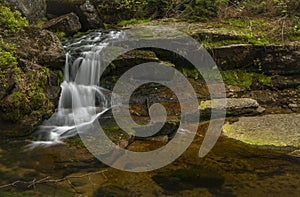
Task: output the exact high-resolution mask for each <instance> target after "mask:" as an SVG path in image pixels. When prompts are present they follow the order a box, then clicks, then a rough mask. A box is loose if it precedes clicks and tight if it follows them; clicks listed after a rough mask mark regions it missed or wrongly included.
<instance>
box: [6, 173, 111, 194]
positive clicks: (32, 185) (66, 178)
mask: <svg viewBox="0 0 300 197" xmlns="http://www.w3.org/2000/svg"><path fill="white" fill-rule="evenodd" d="M106 171H107V170H101V171H97V172H90V173H87V174H83V175H80V176H69V177H68V176H67V177H64V178H61V179H50V176H47V177H45V178H42V179H40V180H36V179H35V178H34V179H33V180H32V181H20V180H18V181H15V182H13V183H9V184H6V185H1V186H0V189H3V188H6V187H16V185H17V184H18V183H23V184H28V185H27V188H31V187H34V188H35V186H36V185H38V184H43V183H59V182H63V181H67V182H68V183H69V184H70V185H71V187H72V188H73V189H74V190H75V191H76V189H75V188H74V187H75V186H74V185H73V184H72V182H71V180H70V179H75V178H83V177H90V176H92V175H96V174H102V175H103V177H104V178H105V180H107V177H106V176H105V174H104V172H106Z"/></svg>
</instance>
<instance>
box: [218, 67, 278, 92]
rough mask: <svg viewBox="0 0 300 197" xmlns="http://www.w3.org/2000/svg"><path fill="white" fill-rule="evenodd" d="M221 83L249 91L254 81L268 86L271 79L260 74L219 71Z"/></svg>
mask: <svg viewBox="0 0 300 197" xmlns="http://www.w3.org/2000/svg"><path fill="white" fill-rule="evenodd" d="M221 74H222V77H223V81H224V82H225V83H226V84H228V85H235V86H239V87H242V88H246V89H250V86H251V85H252V82H253V81H254V79H257V80H258V82H259V83H260V84H262V85H270V84H271V80H272V77H271V76H266V75H264V74H260V73H254V72H247V71H245V70H225V71H221Z"/></svg>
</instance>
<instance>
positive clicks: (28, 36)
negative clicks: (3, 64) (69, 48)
mask: <svg viewBox="0 0 300 197" xmlns="http://www.w3.org/2000/svg"><path fill="white" fill-rule="evenodd" d="M7 41H8V42H11V43H15V48H16V53H17V56H18V58H20V59H29V60H31V61H32V62H36V63H37V64H40V65H44V66H47V67H51V68H62V67H63V66H64V62H65V53H64V48H63V46H62V44H61V42H60V40H59V39H58V38H57V36H56V35H55V34H54V33H52V32H50V31H48V30H45V29H43V30H41V29H38V28H36V29H35V28H33V27H31V28H30V29H27V30H26V31H25V32H22V33H21V35H18V36H15V37H11V38H8V39H7Z"/></svg>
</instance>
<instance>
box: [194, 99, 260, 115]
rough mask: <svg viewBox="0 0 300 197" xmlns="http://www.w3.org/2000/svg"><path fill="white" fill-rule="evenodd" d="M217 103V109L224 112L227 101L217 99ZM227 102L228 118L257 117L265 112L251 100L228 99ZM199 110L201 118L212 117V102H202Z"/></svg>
mask: <svg viewBox="0 0 300 197" xmlns="http://www.w3.org/2000/svg"><path fill="white" fill-rule="evenodd" d="M215 101H216V106H215V109H217V110H218V109H219V110H224V108H222V107H223V105H224V102H225V101H224V100H223V99H216V100H215ZM226 102H227V103H226V116H240V115H257V114H260V113H263V112H264V108H262V107H260V105H259V104H258V102H257V101H256V100H254V99H251V98H227V99H226ZM199 109H200V114H201V117H204V118H206V117H210V112H211V109H212V106H211V100H207V101H202V102H201V104H200V106H199Z"/></svg>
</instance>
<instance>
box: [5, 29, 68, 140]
mask: <svg viewBox="0 0 300 197" xmlns="http://www.w3.org/2000/svg"><path fill="white" fill-rule="evenodd" d="M5 42H10V43H13V44H14V45H15V48H16V59H17V65H14V66H12V65H11V66H7V67H5V68H3V75H2V76H1V82H3V81H4V82H5V81H8V83H7V85H5V86H3V85H2V84H1V85H2V86H3V87H5V88H4V89H5V90H4V91H1V92H0V93H1V95H0V96H1V98H0V99H1V102H0V131H1V137H20V136H26V135H29V134H31V133H32V132H33V131H34V130H35V129H36V127H37V126H38V125H39V124H40V123H41V122H42V121H43V120H44V119H46V118H49V117H50V116H51V114H52V113H53V111H54V109H55V106H56V105H57V102H58V98H59V94H60V87H59V85H60V84H59V83H60V81H61V80H62V79H61V77H60V76H61V75H62V73H61V71H59V70H56V68H61V67H62V66H63V62H62V58H64V50H63V46H62V45H61V43H60V41H59V40H58V38H57V37H56V36H55V35H54V34H53V33H51V32H49V31H48V30H41V29H35V28H32V29H27V30H26V31H25V32H22V33H20V34H19V35H15V36H14V37H10V38H6V39H5ZM46 66H49V67H50V68H52V70H50V69H49V68H47V67H46Z"/></svg>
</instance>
